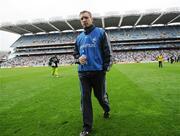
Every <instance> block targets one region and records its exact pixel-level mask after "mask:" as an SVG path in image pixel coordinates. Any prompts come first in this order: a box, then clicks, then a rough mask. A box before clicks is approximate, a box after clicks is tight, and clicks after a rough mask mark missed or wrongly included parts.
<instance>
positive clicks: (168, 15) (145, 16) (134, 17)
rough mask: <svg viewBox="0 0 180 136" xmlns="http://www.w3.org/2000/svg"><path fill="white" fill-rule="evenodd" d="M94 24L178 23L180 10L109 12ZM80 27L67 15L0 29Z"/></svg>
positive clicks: (31, 30) (25, 30)
mask: <svg viewBox="0 0 180 136" xmlns="http://www.w3.org/2000/svg"><path fill="white" fill-rule="evenodd" d="M94 24H95V25H96V26H99V27H103V28H109V27H119V28H122V27H126V26H130V27H137V26H142V25H145V26H154V25H172V24H178V25H179V24H180V11H178V10H174V11H166V12H149V13H129V14H124V15H120V14H109V15H106V16H95V17H94ZM79 29H82V27H81V24H80V21H79V18H78V17H75V16H74V17H69V18H67V19H62V18H59V19H58V18H56V19H50V20H48V21H46V20H43V19H42V20H36V21H34V22H31V23H30V22H20V23H17V24H8V23H6V24H1V25H0V30H2V31H7V32H11V33H16V34H20V35H24V34H36V33H49V32H55V31H59V32H62V31H65V30H73V31H76V30H79Z"/></svg>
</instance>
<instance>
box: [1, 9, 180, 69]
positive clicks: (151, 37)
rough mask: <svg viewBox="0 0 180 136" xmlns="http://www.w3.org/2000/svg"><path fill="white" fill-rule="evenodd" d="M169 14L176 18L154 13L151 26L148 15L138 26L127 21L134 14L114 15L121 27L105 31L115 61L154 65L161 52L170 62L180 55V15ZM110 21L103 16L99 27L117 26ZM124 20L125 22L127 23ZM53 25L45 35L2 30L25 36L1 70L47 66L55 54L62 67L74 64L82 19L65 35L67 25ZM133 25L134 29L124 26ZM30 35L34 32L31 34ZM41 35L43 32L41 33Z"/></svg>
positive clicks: (98, 19)
mask: <svg viewBox="0 0 180 136" xmlns="http://www.w3.org/2000/svg"><path fill="white" fill-rule="evenodd" d="M161 14H162V13H161ZM161 14H160V15H161ZM169 14H170V15H172V16H174V18H171V19H169V18H167V17H166V16H165V15H166V14H163V15H161V18H160V17H159V16H160V15H159V13H154V14H153V13H152V15H154V16H156V18H154V20H152V21H151V23H150V22H148V21H149V20H148V18H146V19H147V20H148V21H147V23H145V21H144V18H145V17H148V16H146V15H144V18H142V17H141V15H139V18H140V17H141V18H142V19H143V20H142V21H141V20H138V18H137V20H138V21H135V23H134V24H132V22H128V21H127V20H130V21H132V16H130V15H127V16H125V18H121V17H119V16H117V17H114V16H113V20H118V19H119V22H120V21H121V24H120V23H119V24H118V26H117V27H115V28H114V27H113V28H111V27H108V28H106V27H105V28H104V29H105V30H106V32H107V34H108V35H109V38H110V41H111V43H112V49H113V57H114V62H121V63H128V62H132V63H133V62H151V61H156V57H157V56H158V55H159V54H160V53H162V54H163V56H164V58H166V59H167V58H169V57H170V56H179V55H180V16H179V15H180V12H179V11H178V12H169V13H168V17H169ZM158 15H159V16H158ZM137 16H138V15H137ZM163 16H164V19H163ZM158 17H159V18H158ZM178 18H179V19H178ZM110 19H111V17H107V18H104V19H102V18H101V17H99V18H96V20H95V24H96V25H97V26H101V27H103V24H104V23H105V22H107V25H106V24H105V25H104V26H115V24H113V22H112V21H111V20H110ZM123 19H124V20H125V21H124V22H123ZM100 20H104V22H103V23H102V24H100V23H99V21H100ZM158 20H159V21H158ZM66 22H68V20H66ZM110 22H111V23H110ZM114 22H116V25H117V21H114ZM157 22H159V23H157ZM169 22H171V23H169ZM44 23H45V22H44ZM49 23H51V25H50V26H52V25H54V27H53V29H52V31H53V33H50V32H51V29H50V26H49V27H47V30H46V29H45V28H43V30H45V31H46V32H45V33H43V34H42V32H41V30H42V29H39V30H36V31H35V32H36V33H35V34H34V29H33V28H31V27H32V26H31V25H30V24H26V25H25V24H24V25H18V26H17V25H13V26H2V27H0V30H4V31H10V32H14V33H18V34H21V35H22V36H21V37H20V38H19V39H17V41H15V42H14V44H12V46H11V47H12V48H13V49H14V50H13V54H14V56H15V57H14V58H11V59H9V60H7V61H6V62H3V63H2V64H1V67H16V66H47V64H48V60H49V58H50V57H52V55H54V54H56V55H58V58H59V59H60V63H61V64H63V65H65V64H72V63H73V57H72V52H73V48H74V44H75V39H76V37H77V35H78V34H79V33H80V32H81V30H76V29H79V25H80V24H79V22H78V20H77V19H74V20H73V19H71V20H69V22H68V25H71V27H69V28H73V29H72V30H70V31H65V32H62V30H66V29H67V27H66V29H63V27H62V26H64V24H63V23H62V24H61V23H60V22H59V20H55V21H50V22H49ZM45 24H46V23H45ZM129 24H131V25H132V26H129V27H124V26H126V25H127V26H128V25H129ZM138 24H139V25H138ZM34 25H35V24H34ZM36 25H37V28H38V27H39V28H40V27H41V25H39V24H38V23H37V22H36ZM46 25H47V24H46ZM61 25H62V26H61ZM66 25H67V24H66ZM120 25H122V26H120ZM19 28H21V29H19ZM27 28H28V29H27ZM54 28H57V30H58V31H55V32H54ZM25 30H27V31H25ZM29 32H32V33H30V34H29ZM38 32H40V34H39V33H38Z"/></svg>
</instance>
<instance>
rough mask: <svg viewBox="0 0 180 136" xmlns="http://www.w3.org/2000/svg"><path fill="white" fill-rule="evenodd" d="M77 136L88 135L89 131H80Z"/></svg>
mask: <svg viewBox="0 0 180 136" xmlns="http://www.w3.org/2000/svg"><path fill="white" fill-rule="evenodd" d="M79 136H89V132H88V131H85V130H84V131H82V132H81V133H80V135H79Z"/></svg>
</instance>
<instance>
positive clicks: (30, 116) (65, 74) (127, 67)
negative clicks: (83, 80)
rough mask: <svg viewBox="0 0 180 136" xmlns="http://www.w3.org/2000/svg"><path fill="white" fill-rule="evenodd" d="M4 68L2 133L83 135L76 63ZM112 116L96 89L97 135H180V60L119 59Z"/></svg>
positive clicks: (110, 80)
mask: <svg viewBox="0 0 180 136" xmlns="http://www.w3.org/2000/svg"><path fill="white" fill-rule="evenodd" d="M59 73H60V77H59V78H55V77H51V69H50V68H49V67H38V68H11V69H0V136H79V133H80V131H81V128H82V116H81V112H80V90H79V81H78V76H77V68H76V66H74V65H73V66H65V67H59ZM107 84H108V93H109V98H110V106H111V118H110V119H108V120H105V119H103V117H102V113H103V111H102V109H101V107H100V106H99V104H98V102H97V100H96V99H95V97H94V96H93V95H92V100H93V112H94V125H93V132H92V134H91V136H180V63H179V64H168V63H165V64H164V68H162V69H161V68H158V64H157V63H150V64H116V65H113V67H112V69H111V71H110V72H108V73H107Z"/></svg>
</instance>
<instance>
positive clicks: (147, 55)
mask: <svg viewBox="0 0 180 136" xmlns="http://www.w3.org/2000/svg"><path fill="white" fill-rule="evenodd" d="M159 54H162V55H163V57H164V61H168V58H170V57H173V58H174V60H178V57H179V56H180V50H147V51H123V52H122V51H121V52H114V53H113V56H114V61H115V62H125V63H131V62H132V63H133V62H153V61H157V56H158V55H159ZM179 61H180V60H179Z"/></svg>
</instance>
